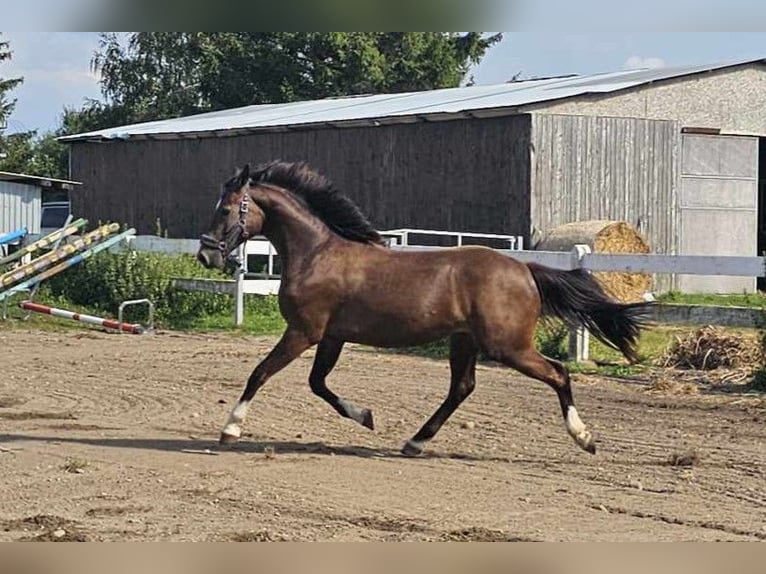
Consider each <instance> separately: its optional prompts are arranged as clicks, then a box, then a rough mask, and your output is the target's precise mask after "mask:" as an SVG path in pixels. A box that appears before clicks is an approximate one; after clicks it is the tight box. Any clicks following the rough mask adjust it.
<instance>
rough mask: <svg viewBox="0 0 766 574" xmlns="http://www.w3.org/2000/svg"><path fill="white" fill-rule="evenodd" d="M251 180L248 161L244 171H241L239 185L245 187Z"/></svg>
mask: <svg viewBox="0 0 766 574" xmlns="http://www.w3.org/2000/svg"><path fill="white" fill-rule="evenodd" d="M249 181H250V164H249V163H246V164H245V167H243V168H242V171H240V172H239V186H240V187H243V186H244V185H246V184H247V182H249Z"/></svg>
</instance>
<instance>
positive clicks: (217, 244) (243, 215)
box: [199, 182, 250, 272]
mask: <svg viewBox="0 0 766 574" xmlns="http://www.w3.org/2000/svg"><path fill="white" fill-rule="evenodd" d="M249 183H250V182H248V185H249ZM249 210H250V194H249V193H248V192H247V191H245V193H244V194H243V196H242V200H241V201H240V202H239V221H238V222H237V225H236V228H237V229H239V235H238V237H237V241H232V242H231V243H232V245H234V244H236V243H238V242H240V243H241V242H242V241H247V240H248V239H249V238H250V233H248V231H247V225H246V223H247V213H248V211H249ZM233 229H234V227H231V228H230V229H229V230H228V231H227V232H226V233H225V234H224V239H223V240H221V241H218V240H217V239H216V238H215V237H213V236H212V235H207V234H203V235H202V236H201V237H200V239H199V241H200V244H201V245H202V247H206V248H208V249H217V250H218V251H220V252H221V255H222V256H223V258H224V260H225V261H226V271H230V272H233V271H235V270H236V269H238V268H239V267H240V266H241V262H240V261H239V258H238V257H237V256H236V255H230V252H231V251H232V250H233V249H234V248H233V247H229V243H228V242H227V241H226V238H228V237H230V236H231V232H232V230H233ZM240 240H241V241H240Z"/></svg>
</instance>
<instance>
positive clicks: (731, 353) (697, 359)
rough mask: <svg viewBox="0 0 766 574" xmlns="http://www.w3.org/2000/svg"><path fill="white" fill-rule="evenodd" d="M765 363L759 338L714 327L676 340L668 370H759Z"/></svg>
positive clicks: (668, 358) (666, 364)
mask: <svg viewBox="0 0 766 574" xmlns="http://www.w3.org/2000/svg"><path fill="white" fill-rule="evenodd" d="M762 363H763V350H762V346H761V344H760V342H759V341H758V339H757V338H756V337H744V336H742V335H739V334H736V333H731V332H727V331H725V330H724V329H721V328H717V327H710V326H708V327H702V328H701V329H697V330H696V331H693V332H692V333H689V334H688V335H686V336H684V337H676V340H675V342H674V343H673V344H672V345H671V347H670V349H668V351H667V353H666V355H665V360H664V366H666V367H677V368H679V369H697V370H711V369H718V368H729V369H738V368H743V367H747V368H757V367H759V366H760V365H761V364H762Z"/></svg>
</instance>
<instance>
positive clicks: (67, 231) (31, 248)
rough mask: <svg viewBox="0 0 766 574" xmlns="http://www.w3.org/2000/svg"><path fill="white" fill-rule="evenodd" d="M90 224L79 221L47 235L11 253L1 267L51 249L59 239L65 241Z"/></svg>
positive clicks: (84, 220) (0, 261) (85, 221)
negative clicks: (36, 252)
mask: <svg viewBox="0 0 766 574" xmlns="http://www.w3.org/2000/svg"><path fill="white" fill-rule="evenodd" d="M87 223H88V220H87V219H77V220H75V221H73V222H72V223H70V224H69V225H67V226H66V227H63V228H61V229H57V230H56V231H54V232H53V233H51V234H50V235H46V236H45V237H43V238H42V239H38V240H37V241H35V242H34V243H30V244H29V245H27V246H25V247H22V248H21V249H19V250H18V251H16V252H14V253H11V254H10V255H8V256H6V257H3V258H2V259H0V265H6V264H8V263H13V262H14V261H16V260H17V259H21V258H22V257H24V256H25V255H28V254H29V253H34V252H35V251H37V250H39V249H44V248H46V247H50V246H51V245H55V244H56V242H57V241H58V240H59V239H63V238H64V237H69V236H70V235H73V234H75V233H76V232H77V230H78V229H80V228H81V227H85V225H86V224H87Z"/></svg>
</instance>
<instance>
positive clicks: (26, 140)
mask: <svg viewBox="0 0 766 574" xmlns="http://www.w3.org/2000/svg"><path fill="white" fill-rule="evenodd" d="M0 151H1V152H3V153H4V154H5V157H4V158H3V159H0V170H3V171H13V172H16V173H27V174H30V175H39V176H43V177H54V178H58V179H66V178H67V175H68V172H69V169H68V163H69V157H68V153H67V148H66V146H65V145H63V144H61V143H59V142H58V141H56V134H54V133H47V134H45V135H43V136H39V137H38V135H37V132H34V131H31V132H23V133H17V134H12V135H10V136H7V137H5V138H0Z"/></svg>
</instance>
